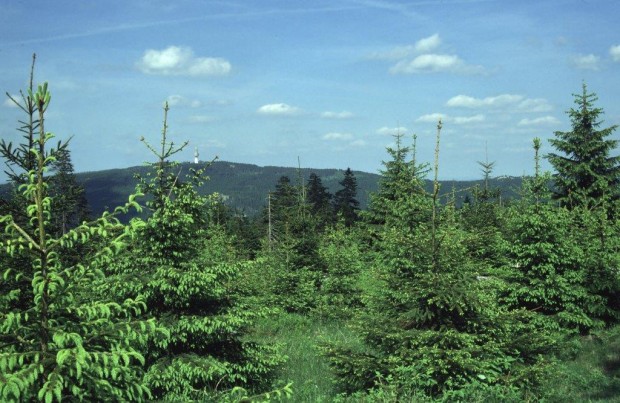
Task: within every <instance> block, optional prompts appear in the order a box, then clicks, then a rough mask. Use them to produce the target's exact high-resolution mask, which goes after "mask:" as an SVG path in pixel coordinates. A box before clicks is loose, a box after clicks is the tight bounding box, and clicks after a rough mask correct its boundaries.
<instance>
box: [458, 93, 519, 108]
mask: <svg viewBox="0 0 620 403" xmlns="http://www.w3.org/2000/svg"><path fill="white" fill-rule="evenodd" d="M523 98H524V97H523V96H522V95H514V94H502V95H497V96H494V97H486V98H474V97H470V96H468V95H457V96H455V97H452V98H450V99H449V100H448V102H446V105H447V106H450V107H455V108H471V109H476V108H485V107H491V108H497V107H503V106H507V105H514V104H516V103H517V102H519V101H522V100H523Z"/></svg>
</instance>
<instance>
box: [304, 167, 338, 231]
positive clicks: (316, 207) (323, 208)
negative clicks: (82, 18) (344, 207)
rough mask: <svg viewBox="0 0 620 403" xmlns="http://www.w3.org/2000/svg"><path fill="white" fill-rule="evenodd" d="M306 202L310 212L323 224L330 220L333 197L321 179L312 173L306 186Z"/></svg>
mask: <svg viewBox="0 0 620 403" xmlns="http://www.w3.org/2000/svg"><path fill="white" fill-rule="evenodd" d="M306 187H307V189H308V192H307V201H308V203H309V204H310V212H311V213H312V214H313V215H314V216H315V217H316V218H317V219H318V220H319V221H320V222H321V223H324V224H327V223H329V222H330V221H331V220H332V216H333V212H332V206H331V199H332V197H333V195H332V194H331V193H329V191H328V190H327V188H326V187H325V186H323V182H322V181H321V177H320V176H318V175H317V174H315V173H314V172H312V173H311V174H310V177H309V178H308V183H307V185H306Z"/></svg>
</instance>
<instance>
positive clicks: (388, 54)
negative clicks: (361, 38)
mask: <svg viewBox="0 0 620 403" xmlns="http://www.w3.org/2000/svg"><path fill="white" fill-rule="evenodd" d="M439 45H441V39H440V38H439V34H434V35H431V36H429V37H427V38H422V39H420V40H418V41H417V42H416V43H415V44H413V45H403V46H395V47H393V48H392V49H390V50H387V51H381V52H373V53H371V54H370V55H369V58H370V59H376V60H402V59H405V58H408V57H411V56H413V55H416V54H420V53H429V52H432V51H433V50H435V49H436V48H438V47H439Z"/></svg>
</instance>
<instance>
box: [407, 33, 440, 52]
mask: <svg viewBox="0 0 620 403" xmlns="http://www.w3.org/2000/svg"><path fill="white" fill-rule="evenodd" d="M439 45H441V39H440V38H439V34H435V35H431V36H429V37H428V38H422V39H420V40H419V41H417V42H416V43H415V47H414V49H415V50H416V51H417V52H419V53H428V52H432V51H433V50H435V49H437V48H438V47H439Z"/></svg>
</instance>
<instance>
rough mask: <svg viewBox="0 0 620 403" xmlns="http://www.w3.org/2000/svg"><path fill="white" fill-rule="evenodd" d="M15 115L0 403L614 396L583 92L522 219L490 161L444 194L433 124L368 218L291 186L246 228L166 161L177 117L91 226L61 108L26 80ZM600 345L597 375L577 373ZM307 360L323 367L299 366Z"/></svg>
mask: <svg viewBox="0 0 620 403" xmlns="http://www.w3.org/2000/svg"><path fill="white" fill-rule="evenodd" d="M10 100H11V101H12V102H14V103H15V104H16V105H17V106H18V107H19V108H20V109H21V111H22V112H23V118H22V120H20V122H19V128H18V130H19V131H20V133H21V135H22V137H21V140H20V142H19V143H15V144H14V143H10V142H6V141H4V140H2V141H1V142H0V155H1V156H2V158H3V159H4V161H5V163H6V164H7V167H8V174H9V176H10V184H9V185H10V186H9V191H7V192H5V193H4V194H3V196H2V199H1V203H0V223H1V224H2V227H3V231H2V236H1V237H0V247H1V248H0V252H1V255H0V262H1V263H2V273H1V274H2V277H1V278H0V400H2V401H35V400H45V401H46V402H51V401H62V400H66V401H74V400H86V401H92V400H103V401H142V400H158V401H159V400H163V401H217V402H226V401H268V400H290V401H381V402H384V401H515V402H516V401H534V400H549V401H558V400H563V399H572V398H576V399H582V400H590V399H606V398H613V397H614V395H616V397H617V395H618V394H620V373H619V372H618V367H619V364H620V342H619V340H620V339H619V338H620V330H619V329H620V328H619V327H618V320H620V305H619V304H620V302H619V301H620V298H619V297H620V272H619V269H618V268H619V267H620V237H619V236H618V234H619V233H620V231H619V230H620V221H619V220H620V214H619V208H620V204H619V203H620V200H619V198H618V182H619V180H620V179H619V175H620V157H618V155H617V152H618V151H617V150H616V148H617V141H615V140H613V139H612V138H611V136H612V134H613V133H614V132H615V130H616V129H617V127H616V126H610V127H605V125H604V123H603V121H602V115H603V109H602V108H601V107H599V106H597V105H596V104H595V102H596V96H595V94H594V93H592V92H589V89H588V88H587V86H586V85H585V84H584V85H583V87H582V91H581V92H580V93H578V94H575V95H574V101H575V107H574V108H573V109H570V111H569V112H568V118H569V119H570V123H571V129H570V130H569V131H563V132H562V131H558V132H555V138H554V139H553V140H551V142H550V144H549V146H550V149H549V150H550V151H549V152H545V151H544V150H547V147H548V146H547V145H543V144H542V142H541V141H540V139H534V141H533V144H532V169H531V171H532V174H531V176H529V177H526V178H523V180H522V181H520V182H519V185H520V188H519V189H518V193H519V197H518V198H510V197H507V195H506V191H505V189H502V188H499V187H498V186H497V182H494V181H493V180H491V179H492V173H493V168H494V162H492V161H491V162H490V161H488V160H485V161H484V162H480V163H479V164H480V166H481V172H482V178H481V180H480V181H479V183H478V184H476V185H475V186H473V184H471V185H470V186H469V187H467V188H466V189H463V188H457V187H451V186H450V183H445V182H444V183H440V182H439V181H438V180H437V178H438V171H439V170H440V169H441V165H440V163H439V161H440V159H439V155H440V153H441V147H440V145H441V131H442V130H443V125H442V122H441V120H440V121H439V122H438V124H437V135H436V149H435V150H434V151H435V158H434V160H433V161H419V160H418V157H417V145H416V137H415V136H412V137H407V136H405V135H404V134H401V133H399V134H396V136H395V138H394V140H395V141H394V146H393V147H389V148H388V149H387V150H386V151H387V157H386V160H385V161H384V163H383V167H384V168H383V170H382V172H381V175H380V178H379V180H378V182H376V184H375V188H373V189H372V190H370V191H369V192H368V197H367V198H366V197H364V200H367V201H365V202H364V203H361V202H360V200H361V197H360V194H359V192H360V188H361V186H360V184H361V183H363V180H364V179H363V178H364V176H365V174H363V173H358V172H356V171H352V170H351V169H349V168H347V169H346V170H343V171H336V172H332V173H331V175H335V176H336V177H335V178H328V177H327V176H321V175H320V174H321V173H322V172H303V171H302V170H296V171H293V172H290V171H283V172H280V174H279V175H277V178H276V180H275V181H274V182H272V183H271V184H270V186H269V189H268V190H267V191H266V192H265V191H264V190H262V191H261V192H264V193H262V194H260V195H259V196H252V197H255V198H257V199H259V200H260V207H258V208H256V209H257V211H256V212H255V214H253V215H251V216H250V215H248V214H245V213H244V212H243V211H239V210H238V209H235V208H233V207H231V205H230V204H227V203H226V200H227V198H231V197H235V195H234V194H233V192H231V191H229V190H227V189H217V188H216V187H217V186H215V185H213V184H211V185H209V187H207V188H205V183H206V181H207V180H208V178H207V176H208V175H209V172H215V171H216V169H223V168H225V167H224V166H222V165H218V162H212V163H204V164H178V163H175V162H172V161H171V159H172V158H171V157H173V156H174V155H175V154H177V153H179V152H181V151H182V150H183V149H184V148H185V147H186V146H187V143H181V144H174V143H173V142H171V141H170V140H169V137H168V125H169V124H170V125H172V124H174V123H173V122H174V119H173V118H172V116H169V108H168V105H167V104H166V106H165V108H164V119H163V121H164V123H163V128H162V131H161V135H160V137H159V139H157V138H148V139H145V138H143V143H144V146H145V147H146V148H147V149H148V150H150V151H151V153H152V154H153V162H152V163H151V164H148V165H147V166H145V167H144V168H143V169H140V170H138V171H137V172H136V174H137V176H136V177H135V181H134V182H133V183H134V184H135V187H133V189H130V190H127V191H126V194H125V201H124V202H123V203H120V204H119V207H115V206H108V207H109V208H108V209H107V210H106V211H101V210H100V208H99V207H97V208H96V209H89V208H88V206H87V196H88V192H89V188H88V180H90V181H94V180H95V179H96V176H97V175H96V174H88V175H90V178H88V177H84V181H83V182H82V183H80V181H78V179H77V178H78V176H77V175H76V174H75V173H74V172H73V165H72V163H71V154H70V143H69V142H68V141H60V142H57V143H56V141H55V140H54V139H55V136H54V134H52V133H49V132H47V131H46V130H45V129H46V116H47V113H48V108H49V107H50V106H51V105H53V102H52V97H51V92H50V89H49V88H48V84H47V83H44V84H41V85H36V84H35V82H34V61H33V71H32V73H31V79H30V84H29V86H28V88H27V89H25V90H24V91H23V92H22V93H20V96H17V97H13V96H11V97H10ZM410 139H411V141H410ZM542 158H547V159H548V160H549V162H550V163H551V165H552V167H553V169H554V171H553V172H542V171H541V169H540V165H541V164H540V162H541V159H542ZM225 165H229V166H230V165H231V164H230V163H225ZM229 168H230V167H229ZM250 168H251V169H250ZM252 169H255V168H252V167H249V168H248V167H244V170H241V169H238V171H241V176H244V175H245V176H252V175H250V174H248V172H252ZM120 173H121V172H119V176H120ZM126 173H127V172H122V174H123V175H125V174H126ZM117 179H118V178H117ZM334 179H335V181H334ZM244 180H245V181H246V182H244V183H245V185H244V186H251V184H252V182H253V180H252V179H249V178H246V179H244ZM254 182H255V180H254ZM91 183H92V182H91ZM217 183H221V182H217ZM328 183H329V184H328ZM253 185H254V186H255V188H257V189H258V188H259V187H258V185H257V184H256V183H254V184H253ZM120 186H126V185H123V184H121V185H120ZM111 188H112V186H111V185H108V190H111ZM205 189H208V191H205ZM364 189H369V186H368V185H365V186H364ZM91 191H92V190H91ZM97 192H99V193H97V194H98V195H101V194H102V193H101V192H102V190H98V191H97ZM224 196H226V197H224ZM109 200H113V199H109ZM114 200H116V199H114ZM121 217H125V219H124V220H121V219H120V218H121ZM127 217H130V218H127ZM299 329H304V331H303V332H298V330H299ZM307 329H314V330H313V331H310V332H308V331H306V330H307ZM300 333H304V334H303V335H302V334H300ZM593 339H595V340H597V343H599V344H602V345H603V347H602V349H603V350H605V352H604V356H605V360H606V361H604V362H602V363H601V362H597V365H600V367H601V368H604V371H603V370H600V371H599V372H597V371H593V373H592V374H588V375H584V374H578V371H576V370H575V371H572V370H571V368H573V366H574V365H576V364H574V362H576V361H575V357H579V356H580V354H581V352H582V351H583V350H582V349H583V348H585V347H584V346H586V345H589V344H587V343H588V342H589V341H592V340H593ZM276 340H279V341H280V342H279V343H275V342H274V341H276ZM295 340H297V341H299V340H302V341H303V342H300V343H299V345H298V347H291V346H295V344H294V342H295ZM302 345H305V347H304V346H302ZM308 345H311V347H312V348H311V349H309V350H308V351H309V352H307V354H308V356H312V357H313V358H312V359H308V357H305V358H303V359H299V358H298V357H297V356H296V355H297V354H298V353H299V352H300V351H306V350H304V348H307V346H308ZM313 360H314V361H313ZM299 362H302V363H304V362H305V366H304V368H303V371H304V372H302V375H294V371H292V368H293V367H294V363H299ZM311 363H319V364H317V366H316V368H319V370H318V372H317V373H315V374H314V375H311V372H310V369H309V367H310V366H312V365H310V364H311ZM295 376H298V378H296V379H297V380H295V381H294V382H293V379H291V378H293V377H295ZM578 376H580V377H581V378H578ZM299 379H301V381H300V380H299ZM317 379H330V380H333V383H332V384H330V385H328V386H326V387H325V388H319V387H318V385H317V384H313V383H312V382H318V381H317ZM577 380H579V381H580V382H581V383H579V382H577ZM590 381H591V382H590ZM569 394H570V395H569Z"/></svg>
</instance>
